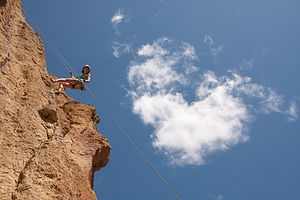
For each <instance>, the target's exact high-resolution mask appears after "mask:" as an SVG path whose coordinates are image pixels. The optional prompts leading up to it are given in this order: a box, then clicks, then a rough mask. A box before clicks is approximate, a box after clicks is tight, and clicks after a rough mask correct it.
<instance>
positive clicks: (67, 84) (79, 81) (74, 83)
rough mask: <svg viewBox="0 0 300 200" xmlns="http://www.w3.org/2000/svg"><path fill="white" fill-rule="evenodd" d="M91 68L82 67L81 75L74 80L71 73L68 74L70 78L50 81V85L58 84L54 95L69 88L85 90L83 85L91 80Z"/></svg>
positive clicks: (87, 66)
mask: <svg viewBox="0 0 300 200" xmlns="http://www.w3.org/2000/svg"><path fill="white" fill-rule="evenodd" d="M90 72H91V67H90V66H89V65H84V66H83V68H82V74H81V75H79V76H77V77H76V78H75V77H74V76H73V73H72V72H70V75H71V78H59V79H56V80H54V79H50V80H51V82H52V83H59V89H58V91H57V92H55V94H58V95H59V94H60V92H61V91H62V90H65V89H66V88H71V89H74V90H79V89H80V90H85V87H84V84H85V83H89V82H90V80H91V74H90Z"/></svg>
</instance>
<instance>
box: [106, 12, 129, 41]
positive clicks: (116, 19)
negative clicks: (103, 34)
mask: <svg viewBox="0 0 300 200" xmlns="http://www.w3.org/2000/svg"><path fill="white" fill-rule="evenodd" d="M129 21H130V18H129V17H128V16H126V15H125V14H124V12H123V11H122V10H121V9H119V10H118V11H117V12H116V13H115V14H114V16H113V17H112V18H111V20H110V22H111V23H112V26H113V28H114V30H115V33H116V34H117V35H119V36H120V35H121V32H120V30H119V28H118V26H119V25H120V24H121V23H124V22H129Z"/></svg>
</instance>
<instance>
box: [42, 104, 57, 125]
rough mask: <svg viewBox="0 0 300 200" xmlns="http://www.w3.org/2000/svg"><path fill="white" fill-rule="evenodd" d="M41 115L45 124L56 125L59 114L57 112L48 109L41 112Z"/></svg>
mask: <svg viewBox="0 0 300 200" xmlns="http://www.w3.org/2000/svg"><path fill="white" fill-rule="evenodd" d="M39 114H40V116H41V118H42V119H43V120H44V121H45V122H50V123H55V122H56V121H57V113H56V111H55V110H52V109H49V108H47V107H46V108H43V109H41V110H39Z"/></svg>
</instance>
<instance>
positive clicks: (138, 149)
mask: <svg viewBox="0 0 300 200" xmlns="http://www.w3.org/2000/svg"><path fill="white" fill-rule="evenodd" d="M23 10H24V14H25V15H26V16H27V18H28V19H29V21H30V23H31V24H32V25H33V28H34V29H35V30H37V31H38V32H39V33H40V34H41V36H42V38H43V39H44V40H45V41H46V43H47V44H48V46H49V47H50V48H51V49H52V50H53V51H54V53H55V55H56V56H57V57H58V58H59V60H60V61H61V62H62V64H63V65H64V66H65V68H66V69H67V70H69V71H71V72H72V73H73V74H75V75H76V76H78V74H77V73H76V71H75V70H74V69H73V67H72V66H71V64H70V63H69V62H68V61H67V60H66V59H65V58H64V57H63V55H62V53H61V52H60V51H59V50H58V49H57V48H56V47H55V45H54V44H53V43H52V42H51V41H50V40H49V39H48V38H47V36H46V35H45V34H44V33H43V32H42V31H41V29H40V28H39V26H38V25H37V24H36V23H35V22H34V20H33V19H32V18H31V17H30V15H29V14H28V13H27V12H26V11H25V9H24V8H23ZM86 89H87V90H88V92H89V93H90V94H91V95H92V96H93V98H94V99H95V100H96V102H97V103H98V104H99V105H100V107H101V108H102V109H103V111H104V112H105V113H106V114H107V115H108V116H109V117H110V119H111V120H112V121H113V123H114V124H115V125H116V126H117V127H118V128H119V129H120V130H121V132H122V133H123V135H124V136H125V137H126V139H127V140H128V141H129V142H130V143H131V144H132V145H133V147H134V148H135V149H136V151H137V152H138V153H139V154H140V156H141V157H142V158H143V159H144V160H145V161H146V163H147V164H148V165H149V166H150V167H151V169H152V170H153V171H154V172H155V174H156V175H157V176H158V177H159V178H160V179H161V181H162V182H163V183H164V184H165V186H166V187H167V188H168V189H169V190H170V191H171V193H172V194H173V195H174V197H175V198H176V199H177V200H180V198H179V197H178V195H177V194H176V193H175V191H174V190H173V189H172V188H171V187H170V186H169V184H168V183H167V182H166V181H165V179H164V178H163V177H162V176H161V175H160V173H159V172H158V171H157V170H156V169H155V167H154V166H153V165H152V164H151V162H150V161H149V160H148V159H147V157H146V156H145V155H144V154H143V152H142V151H141V150H140V148H139V147H138V146H137V145H136V144H135V143H134V141H133V140H132V139H131V138H130V137H129V136H128V134H127V133H126V132H125V130H124V129H123V128H122V127H121V126H120V125H119V123H118V122H117V121H116V120H115V118H114V117H113V116H112V115H111V114H110V112H109V111H108V110H107V109H106V108H105V106H104V105H103V104H102V103H101V101H100V100H99V98H98V97H97V96H96V95H95V94H94V92H93V91H92V90H91V89H90V88H89V87H86Z"/></svg>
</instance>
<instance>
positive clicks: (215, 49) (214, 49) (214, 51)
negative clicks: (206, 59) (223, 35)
mask: <svg viewBox="0 0 300 200" xmlns="http://www.w3.org/2000/svg"><path fill="white" fill-rule="evenodd" d="M203 42H204V43H205V44H207V45H208V47H209V50H210V54H211V55H212V56H214V57H216V56H217V55H218V54H219V53H220V52H221V51H222V50H223V48H224V45H216V44H215V41H214V40H213V38H212V36H209V35H205V36H204V40H203Z"/></svg>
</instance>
